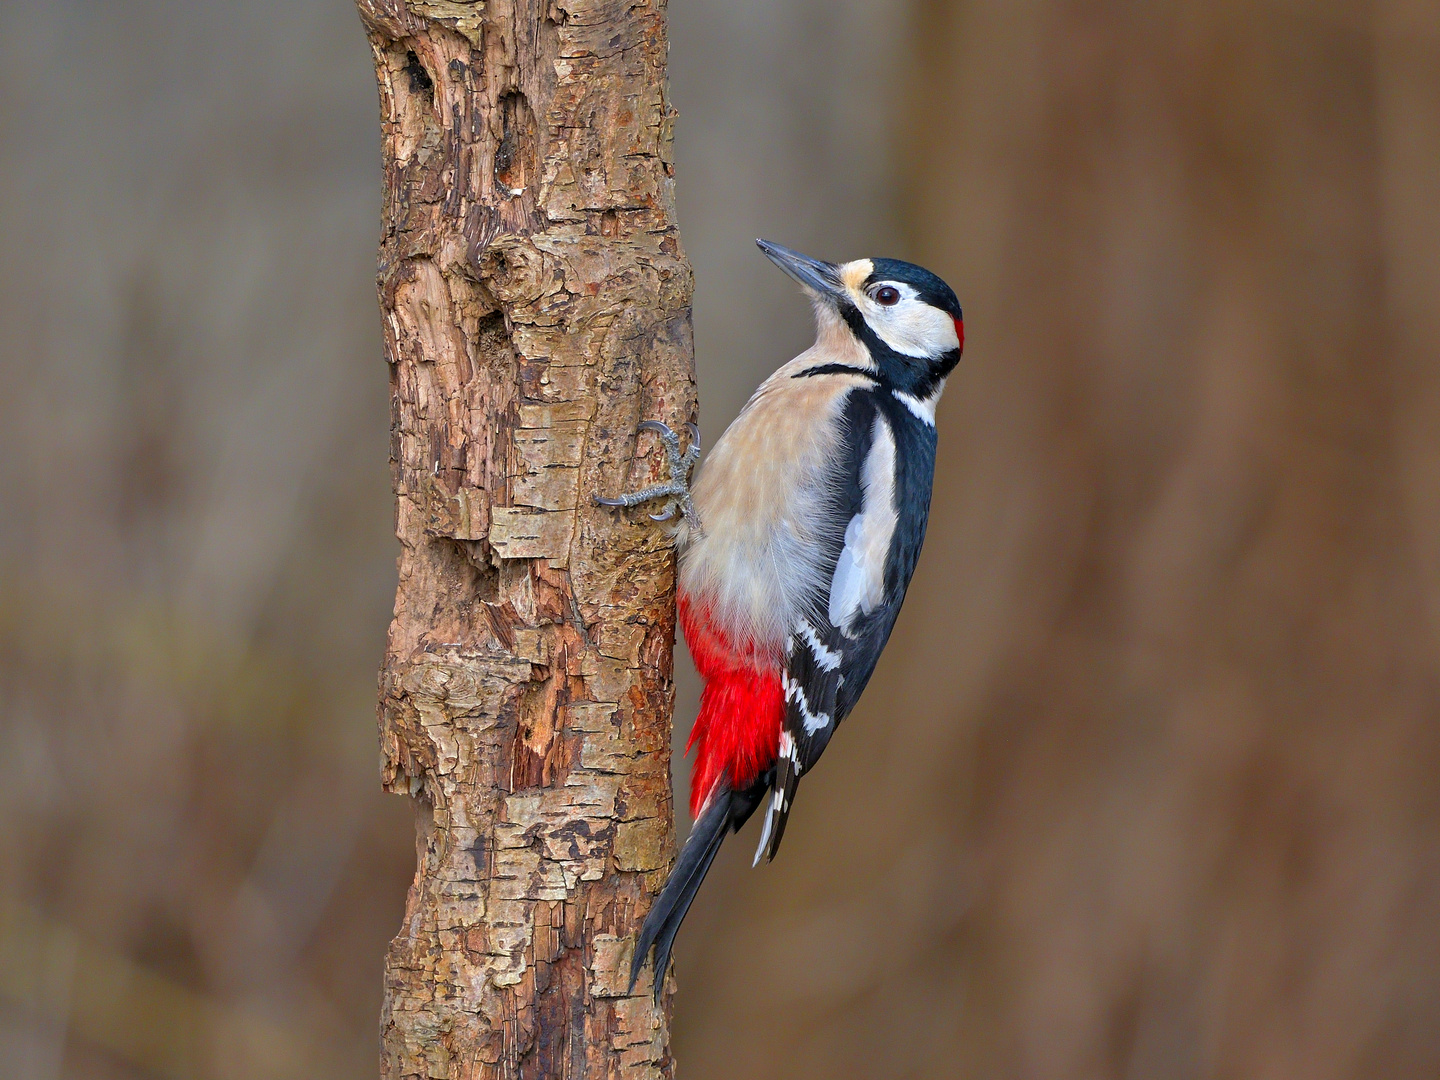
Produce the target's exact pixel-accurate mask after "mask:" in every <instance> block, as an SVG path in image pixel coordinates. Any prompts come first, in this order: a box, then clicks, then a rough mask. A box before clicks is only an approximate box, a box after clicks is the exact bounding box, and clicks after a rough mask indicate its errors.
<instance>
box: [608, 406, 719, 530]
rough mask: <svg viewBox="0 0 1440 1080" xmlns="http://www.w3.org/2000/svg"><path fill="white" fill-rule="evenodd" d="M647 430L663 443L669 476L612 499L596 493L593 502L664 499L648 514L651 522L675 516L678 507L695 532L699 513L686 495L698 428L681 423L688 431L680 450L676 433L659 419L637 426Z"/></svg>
mask: <svg viewBox="0 0 1440 1080" xmlns="http://www.w3.org/2000/svg"><path fill="white" fill-rule="evenodd" d="M647 429H648V430H650V431H653V432H655V433H656V434H658V435H659V436H660V441H661V442H662V443H664V444H665V457H666V459H667V460H668V462H669V465H670V479H669V480H667V481H665V482H664V483H663V484H653V485H651V486H650V487H647V488H643V489H642V490H640V491H631V492H627V493H626V494H624V495H619V496H617V497H616V498H613V499H607V498H604V497H603V496H600V495H596V496H595V501H596V502H597V503H598V504H600V505H601V506H624V507H631V506H639V505H640V504H641V503H646V502H652V501H654V500H656V499H664V500H665V506H664V509H662V510H661V512H660V513H658V514H651V515H650V519H651V520H652V521H669V520H670V519H671V518H673V517H674V516H675V511H676V509H677V508H678V509H679V511H680V514H681V516H682V517H683V518H684V519H685V522H686V524H688V525H689V526H690V527H691V528H692V529H694V530H695V531H696V532H697V533H698V532H699V531H700V515H698V514H697V513H696V512H695V503H694V501H693V500H692V499H691V498H690V473H691V472H693V471H694V469H695V462H696V461H698V460H699V459H700V429H699V428H698V427H696V426H695V425H694V424H686V425H685V430H686V431H687V432H689V433H690V445H689V447H688V448H686V449H685V450H684V451H682V450H681V449H680V436H679V435H677V434H675V432H673V431H671V430H670V429H669V428H668V427H667V426H666V425H664V424H662V423H661V422H660V421H659V420H646V421H645V422H644V423H642V424H641V425H640V430H641V431H645V430H647Z"/></svg>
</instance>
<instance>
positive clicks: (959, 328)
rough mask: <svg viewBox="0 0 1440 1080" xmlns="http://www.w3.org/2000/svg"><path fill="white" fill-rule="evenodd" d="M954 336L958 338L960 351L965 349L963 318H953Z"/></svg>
mask: <svg viewBox="0 0 1440 1080" xmlns="http://www.w3.org/2000/svg"><path fill="white" fill-rule="evenodd" d="M955 336H956V337H958V338H959V339H960V351H961V352H964V351H965V320H964V319H956V320H955Z"/></svg>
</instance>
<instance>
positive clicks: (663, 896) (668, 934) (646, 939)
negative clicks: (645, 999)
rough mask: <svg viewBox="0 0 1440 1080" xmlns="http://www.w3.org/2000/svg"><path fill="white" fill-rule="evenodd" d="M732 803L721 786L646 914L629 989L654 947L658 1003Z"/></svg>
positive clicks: (728, 817)
mask: <svg viewBox="0 0 1440 1080" xmlns="http://www.w3.org/2000/svg"><path fill="white" fill-rule="evenodd" d="M730 803H731V793H730V791H729V789H728V788H725V787H721V788H720V789H719V790H717V791H716V792H715V794H714V795H713V796H712V797H711V799H710V805H709V806H708V807H706V809H705V812H704V813H703V814H701V815H700V818H699V820H698V821H696V822H695V826H694V828H692V829H691V830H690V836H689V838H688V839H687V840H686V841H685V846H684V847H683V848H681V849H680V858H678V859H677V860H676V861H675V867H674V869H673V870H671V871H670V877H669V879H668V880H667V881H666V882H665V888H664V889H662V890H661V892H660V896H659V898H658V899H656V901H655V905H654V906H653V907H652V908H651V909H650V913H649V914H648V915H646V916H645V925H644V926H642V927H641V928H640V938H639V940H638V941H636V943H635V956H634V958H633V959H632V960H631V962H630V992H632V993H633V992H634V990H635V983H636V981H637V980H638V979H639V977H640V969H641V968H642V967H644V966H645V958H646V957H647V956H649V955H650V949H651V947H652V946H654V947H655V1000H656V1002H657V1003H658V1002H659V1000H660V991H661V990H662V989H663V988H664V986H665V972H666V971H667V969H668V968H669V967H670V948H671V946H672V945H674V943H675V935H676V933H678V932H679V930H680V923H681V922H683V921H684V919H685V913H686V912H687V911H689V910H690V904H691V902H692V901H693V900H694V899H695V894H696V893H697V892H699V891H700V883H701V882H702V881H704V880H705V874H706V872H707V871H708V870H709V869H710V864H711V863H713V862H714V861H715V856H716V854H717V853H718V852H719V851H720V843H721V841H723V840H724V839H725V831H726V828H727V827H728V826H729V824H730V816H731V805H730Z"/></svg>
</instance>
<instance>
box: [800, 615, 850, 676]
mask: <svg viewBox="0 0 1440 1080" xmlns="http://www.w3.org/2000/svg"><path fill="white" fill-rule="evenodd" d="M800 636H801V637H802V638H804V639H805V644H806V645H809V646H810V655H811V656H813V657H815V666H816V667H818V668H819V669H820V670H821V671H834V670H835V669H836V668H838V667H839V666H840V654H839V653H837V652H835V651H834V650H833V649H828V648H826V647H825V643H824V642H823V641H821V640H820V635H819V634H817V633H816V632H815V628H814V627H813V626H811V625H810V624H809V623H808V622H804V621H803V620H802V621H801V623H800Z"/></svg>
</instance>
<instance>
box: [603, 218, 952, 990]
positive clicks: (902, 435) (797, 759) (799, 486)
mask: <svg viewBox="0 0 1440 1080" xmlns="http://www.w3.org/2000/svg"><path fill="white" fill-rule="evenodd" d="M757 243H758V244H759V245H760V249H761V250H762V251H764V252H765V254H766V255H767V256H769V257H770V259H771V260H772V261H773V262H774V263H775V264H776V265H778V266H779V267H780V268H781V269H782V270H784V271H785V272H786V273H787V274H789V275H790V276H791V277H792V278H794V279H795V280H796V281H798V282H799V283H800V285H801V286H802V287H803V288H804V289H805V291H806V292H807V293H808V294H809V296H810V300H811V302H812V304H813V305H814V308H815V321H816V324H817V334H816V340H815V344H814V345H813V346H811V347H810V348H809V349H808V350H806V351H805V352H803V353H801V354H800V355H799V356H797V357H796V358H795V359H794V360H791V361H790V362H789V363H788V364H785V365H784V366H783V367H781V368H780V369H779V370H778V371H776V372H775V373H774V374H773V375H771V376H770V377H769V378H768V379H766V380H765V381H764V383H762V384H761V386H760V388H759V389H758V390H756V391H755V393H754V395H753V396H752V397H751V398H750V400H749V402H748V403H747V404H746V405H745V408H744V409H743V410H742V411H741V413H740V415H739V416H738V417H737V418H736V419H735V422H734V423H733V424H731V425H730V427H729V429H727V430H726V432H725V434H724V435H723V436H722V437H721V439H720V441H719V442H718V443H717V444H716V445H715V448H714V449H713V450H712V451H711V452H710V455H709V457H708V458H707V459H706V460H705V464H704V467H703V468H702V469H701V472H700V477H699V480H698V481H697V482H696V483H695V485H694V488H693V490H692V489H691V488H690V485H689V482H688V481H689V471H690V468H691V466H692V465H693V464H694V461H695V458H696V457H697V456H698V453H699V449H698V438H697V435H698V432H696V431H695V430H694V429H693V427H692V429H691V432H690V435H691V446H690V447H689V449H688V450H687V451H686V452H685V453H683V454H682V453H681V451H680V440H679V437H678V436H676V435H675V434H674V433H672V432H671V431H670V430H669V429H668V428H667V427H665V426H664V425H663V424H659V423H656V422H654V421H649V422H647V424H646V425H645V426H646V427H649V428H651V429H653V430H656V431H658V432H659V433H660V436H661V438H662V439H663V440H664V442H665V443H666V446H667V449H668V452H669V460H670V468H671V477H670V480H669V482H667V483H664V484H659V485H656V486H655V487H652V488H648V489H646V490H645V491H640V492H635V493H633V494H630V495H623V496H621V497H620V498H617V499H598V500H597V501H599V502H601V503H603V504H605V505H610V506H636V505H639V504H640V503H642V502H647V501H651V500H656V499H664V500H666V503H667V506H666V509H665V510H664V511H663V512H662V513H660V514H653V515H651V516H652V517H655V518H656V519H657V520H664V519H667V518H669V517H671V516H673V515H674V512H675V511H676V510H677V509H678V510H680V511H681V520H680V521H679V524H678V526H677V536H676V543H677V550H678V551H679V560H680V580H679V610H680V622H681V625H682V627H683V628H684V631H685V640H686V641H687V643H688V644H689V646H690V652H691V655H692V656H693V657H694V659H695V666H696V668H697V669H698V670H699V672H700V674H701V676H702V677H703V678H704V680H705V689H704V691H703V693H702V695H701V698H700V714H699V716H698V717H697V718H696V720H695V726H694V728H693V730H692V731H691V733H690V742H689V745H688V746H687V747H686V749H687V751H688V750H689V749H690V747H694V748H695V750H696V759H695V767H694V772H693V777H692V780H691V789H690V809H691V813H692V814H693V815H694V817H695V826H694V828H693V829H692V830H691V833H690V837H689V839H688V840H686V842H685V846H684V848H683V850H682V851H681V852H680V857H679V859H678V860H677V862H676V863H675V867H674V869H673V870H672V871H671V873H670V877H669V879H668V880H667V881H666V883H665V888H664V890H663V891H662V892H661V894H660V897H659V899H658V900H656V902H655V904H654V906H653V907H652V908H651V909H650V913H649V916H648V917H647V918H646V920H645V924H644V926H643V927H642V929H641V932H640V937H639V940H638V942H637V943H636V947H635V953H634V960H633V964H632V967H631V972H630V985H631V988H632V990H633V988H634V984H635V981H636V979H637V978H638V976H639V973H640V969H641V968H642V966H643V965H644V962H645V958H646V957H647V956H648V955H649V953H650V950H651V948H652V947H654V948H655V950H656V958H655V968H654V971H655V983H654V988H655V996H656V999H657V1000H658V999H659V996H660V992H661V988H662V987H663V985H664V981H665V973H666V970H667V969H668V966H669V961H670V950H671V946H672V945H673V943H674V940H675V934H676V932H677V931H678V930H679V928H680V922H681V920H682V919H684V917H685V913H686V912H687V911H688V910H689V908H690V904H691V901H693V900H694V899H695V894H696V892H697V891H698V890H699V888H700V883H701V881H702V880H703V879H704V877H705V874H706V872H707V871H708V870H709V869H710V864H711V863H712V862H713V861H714V859H715V855H716V853H717V852H718V851H719V850H720V843H721V841H723V840H724V838H725V833H726V831H727V830H733V831H737V832H738V831H739V829H740V827H741V826H742V825H744V824H745V822H746V821H747V820H749V818H750V816H751V815H752V814H753V813H754V812H755V811H756V809H758V808H759V807H760V806H761V805H762V804H767V805H766V811H765V822H764V826H763V829H762V831H761V834H760V845H759V847H758V848H757V849H756V852H755V862H756V863H759V861H760V858H761V856H762V855H763V856H765V857H766V858H767V859H773V858H774V857H775V853H776V851H777V850H779V847H780V840H781V838H782V837H783V836H784V835H785V822H786V819H787V817H788V815H789V813H790V808H791V806H792V804H793V803H794V799H795V790H796V786H797V785H798V784H799V782H800V777H801V776H803V775H805V773H807V772H808V771H809V770H810V769H811V768H812V767H813V766H814V765H815V762H816V761H817V760H818V759H819V757H820V755H821V754H822V753H823V752H824V750H825V747H826V745H827V744H828V743H829V741H830V737H831V735H833V734H834V732H835V728H836V727H837V726H838V725H839V724H840V721H842V720H843V719H845V717H846V715H847V714H848V713H849V712H850V710H851V709H852V708H853V707H854V705H855V702H856V700H857V699H858V698H859V697H860V694H861V692H862V691H863V690H864V689H865V684H866V683H867V682H868V681H869V679H870V675H871V673H872V672H873V671H874V670H875V664H876V661H877V660H879V658H880V651H881V650H882V649H883V648H884V647H885V642H886V640H887V639H888V638H889V636H890V629H891V627H892V626H894V624H895V616H896V615H897V614H898V613H899V611H900V604H901V602H902V601H903V600H904V599H905V589H906V586H907V585H908V584H909V582H910V575H911V574H912V573H913V572H914V570H915V563H916V560H917V559H918V558H919V556H920V545H921V543H922V542H923V541H924V539H925V524H926V519H927V518H928V516H929V510H930V487H931V480H932V478H933V476H934V471H935V406H936V403H937V402H938V401H939V399H940V392H941V390H942V389H943V388H944V386H945V378H946V376H948V375H949V374H950V372H951V371H952V370H953V369H954V367H955V365H956V363H957V362H958V361H959V359H960V352H961V349H962V348H963V344H964V337H965V332H964V323H963V321H962V317H961V312H960V305H959V303H958V302H957V301H956V299H955V294H954V292H952V291H951V289H950V287H949V286H948V285H946V284H945V282H943V281H941V280H940V279H939V278H938V277H936V276H935V275H934V274H932V273H930V271H928V270H924V269H921V268H920V267H918V266H914V265H912V264H911V263H906V262H898V261H896V260H894V259H858V260H856V261H855V262H848V263H843V264H840V265H835V264H832V263H827V262H821V261H819V260H817V259H812V258H809V257H808V256H805V255H801V254H799V253H798V252H795V251H791V250H789V249H787V248H783V247H781V246H780V245H778V244H772V243H769V242H768V241H765V240H760V241H757Z"/></svg>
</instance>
